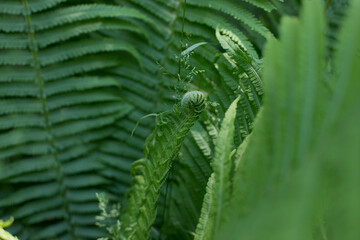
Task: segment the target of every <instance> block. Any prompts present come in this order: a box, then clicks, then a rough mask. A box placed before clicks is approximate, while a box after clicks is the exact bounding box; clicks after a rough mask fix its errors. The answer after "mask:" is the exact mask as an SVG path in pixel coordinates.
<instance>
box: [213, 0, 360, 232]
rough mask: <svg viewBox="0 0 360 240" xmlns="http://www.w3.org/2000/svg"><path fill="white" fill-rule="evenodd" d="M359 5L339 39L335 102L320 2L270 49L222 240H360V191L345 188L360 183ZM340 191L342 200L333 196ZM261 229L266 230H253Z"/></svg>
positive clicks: (286, 25) (287, 25)
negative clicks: (359, 226) (359, 128)
mask: <svg viewBox="0 0 360 240" xmlns="http://www.w3.org/2000/svg"><path fill="white" fill-rule="evenodd" d="M355 2H356V1H352V2H351V3H352V6H353V9H352V10H351V11H349V16H348V17H349V18H348V20H347V21H345V22H344V24H343V32H342V33H343V35H342V34H341V35H340V36H339V42H341V44H339V45H338V52H337V56H336V60H335V62H336V69H337V74H335V75H333V76H331V77H330V78H331V80H333V81H335V82H336V83H337V84H339V85H338V86H339V87H337V88H336V89H335V88H334V90H333V92H331V93H329V91H326V90H325V89H326V88H327V86H326V83H325V81H324V76H326V75H325V74H324V72H325V70H324V62H325V48H326V43H325V18H324V12H323V6H322V4H321V1H305V2H304V6H303V10H302V14H301V16H300V19H295V18H285V19H284V20H283V23H282V26H281V41H270V42H269V43H268V45H267V47H266V51H265V60H264V76H263V77H264V80H265V83H266V84H265V91H266V92H267V95H266V96H265V101H264V106H263V109H262V111H261V113H260V114H259V117H258V119H257V120H256V123H255V125H256V126H255V128H254V129H255V130H254V132H253V133H252V135H251V136H250V137H249V139H248V141H249V142H248V143H247V146H245V149H243V151H242V153H239V154H237V156H236V158H238V159H237V160H236V161H237V162H238V168H237V172H236V173H235V178H234V179H235V180H234V194H233V198H232V200H231V203H230V204H229V206H228V207H227V213H228V214H229V215H228V218H227V219H224V220H225V223H224V225H223V228H222V229H221V230H220V231H219V233H218V234H217V236H216V239H227V238H229V237H230V238H251V239H264V238H267V239H318V238H321V239H323V238H324V236H325V238H338V237H340V238H343V239H353V238H357V237H358V236H360V235H359V231H358V230H354V229H350V228H351V227H350V226H355V225H356V222H357V221H358V220H359V213H354V211H353V208H354V207H355V205H354V204H355V202H357V201H358V200H355V199H358V197H355V196H358V195H357V194H358V192H359V190H358V189H357V188H356V187H355V186H354V187H349V188H344V186H345V185H347V186H353V185H352V184H351V182H352V181H354V179H355V176H356V175H357V174H358V173H356V171H352V170H350V168H351V169H354V168H356V167H355V166H358V161H357V157H356V154H355V151H356V149H357V148H358V147H357V145H356V144H355V142H356V141H357V139H358V136H357V137H356V136H355V135H356V134H354V133H353V130H354V129H356V125H357V122H358V121H359V114H358V113H355V112H356V108H357V106H356V105H355V104H354V101H355V102H356V101H357V100H358V99H359V97H358V94H357V92H356V90H354V89H356V88H357V87H358V86H359V82H358V81H357V80H356V76H357V75H358V74H359V66H360V58H359V55H358V54H357V53H356V49H358V46H357V44H356V41H357V39H359V36H360V35H359V33H360V32H359V29H358V27H356V26H355V22H356V19H358V18H359V16H358V14H356V11H359V8H360V5H359V4H358V3H357V2H356V3H355ZM345 49H346V50H345ZM289 63H291V64H289ZM345 65H346V67H345ZM341 72H343V73H344V75H342V74H341ZM329 80H330V79H328V80H327V81H329ZM340 86H342V87H340ZM345 86H346V87H345ZM345 89H347V90H345ZM274 91H276V92H274ZM345 91H346V93H347V94H344V93H345ZM336 102H337V103H340V102H341V104H340V105H341V106H342V107H341V108H340V107H339V106H340V105H337V104H335V103H336ZM354 113H355V114H354ZM330 116H331V117H330ZM344 124H345V125H346V126H347V127H344V126H345V125H344ZM334 136H338V137H335V138H333V137H334ZM340 136H341V137H340ZM335 139H336V140H335ZM339 158H342V159H343V161H341V162H339V161H338V159H339ZM324 169H327V170H326V171H324ZM330 169H331V170H330ZM345 169H347V170H345ZM330 182H331V184H329V183H330ZM340 189H341V190H340ZM345 189H346V190H345ZM340 191H341V192H342V196H341V199H340V198H336V197H335V196H336V195H337V194H339V193H340ZM324 203H325V206H331V207H324ZM335 212H337V213H338V214H339V215H337V214H335ZM340 212H341V213H340ZM345 212H347V213H345ZM335 216H336V217H335ZM318 219H320V220H318ZM345 219H346V220H345ZM344 221H345V222H346V224H343V223H344ZM319 222H320V223H319ZM319 225H320V226H319ZM284 226H286V228H284ZM259 227H261V231H254V230H253V229H257V228H259ZM321 228H322V229H321ZM343 233H345V234H344V235H343Z"/></svg>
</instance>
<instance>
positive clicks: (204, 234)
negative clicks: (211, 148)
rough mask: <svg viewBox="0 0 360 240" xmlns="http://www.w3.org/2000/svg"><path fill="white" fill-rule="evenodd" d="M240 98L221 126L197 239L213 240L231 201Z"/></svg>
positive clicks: (230, 109)
mask: <svg viewBox="0 0 360 240" xmlns="http://www.w3.org/2000/svg"><path fill="white" fill-rule="evenodd" d="M238 101H239V98H237V99H235V101H234V102H233V103H232V104H231V105H230V107H229V109H228V110H227V112H226V113H225V118H224V120H223V122H222V123H221V129H220V132H219V135H218V137H217V139H216V143H215V154H214V159H213V160H212V162H211V166H212V169H213V173H212V175H211V176H210V178H209V181H208V184H207V192H206V194H205V197H204V201H203V207H202V210H201V215H200V218H199V224H198V226H197V229H196V232H195V234H196V235H195V239H212V238H213V236H214V235H215V233H216V232H217V231H218V229H219V226H220V221H221V219H222V218H224V213H223V212H222V210H223V209H224V206H226V205H227V204H228V202H229V201H230V196H231V194H230V192H231V191H230V189H231V178H230V177H231V175H232V174H231V172H232V168H233V163H232V162H231V155H232V153H231V152H232V150H233V136H234V129H235V127H234V120H235V116H236V105H237V102H238Z"/></svg>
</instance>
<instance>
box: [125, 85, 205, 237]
mask: <svg viewBox="0 0 360 240" xmlns="http://www.w3.org/2000/svg"><path fill="white" fill-rule="evenodd" d="M189 94H195V93H193V92H190V93H189ZM187 98H190V95H189V96H187V95H185V96H184V98H183V102H182V106H181V107H180V106H177V107H176V108H175V110H174V111H171V112H165V113H161V114H160V115H159V116H158V117H157V121H158V123H157V125H156V128H155V130H154V131H153V133H152V134H151V135H150V136H149V137H148V138H147V140H146V144H145V149H144V153H145V158H143V159H140V160H138V161H136V162H134V163H133V165H132V170H131V171H132V173H133V174H134V180H133V183H132V187H131V188H130V192H129V197H128V206H127V207H126V210H125V212H124V213H123V214H122V218H121V219H122V226H123V228H124V229H125V230H124V233H123V234H124V236H125V237H126V238H128V239H148V238H149V237H150V229H151V226H152V224H153V223H154V221H155V218H156V212H157V210H156V209H157V207H156V205H157V202H158V199H159V196H160V190H161V187H162V185H163V184H164V181H165V180H166V178H167V176H168V174H169V170H170V168H171V165H172V162H173V161H174V158H175V157H176V156H177V154H178V152H179V150H180V147H181V144H182V142H183V140H184V138H185V136H186V134H187V133H188V131H189V130H190V127H191V126H192V125H193V124H194V123H195V121H196V120H197V118H198V116H199V113H200V112H201V111H202V109H203V107H204V104H205V103H204V101H205V100H204V95H203V94H202V95H200V99H197V98H196V99H189V100H188V101H189V102H185V101H184V100H187ZM198 104H201V105H198ZM192 105H195V106H192ZM136 174H139V175H136Z"/></svg>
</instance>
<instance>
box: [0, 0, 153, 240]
mask: <svg viewBox="0 0 360 240" xmlns="http://www.w3.org/2000/svg"><path fill="white" fill-rule="evenodd" d="M65 2H66V1H63V0H51V1H43V0H37V1H27V0H23V1H19V2H14V1H2V2H1V3H0V6H1V7H0V8H1V10H0V12H1V13H0V18H1V19H2V21H1V23H0V29H1V30H2V32H1V36H0V39H1V40H0V47H1V48H2V49H3V52H4V54H2V55H1V57H0V71H1V74H0V75H1V77H0V82H1V85H2V88H1V90H0V96H1V100H0V109H1V110H0V115H1V118H0V119H1V123H3V124H1V127H0V128H1V135H0V164H1V166H2V167H1V170H0V172H1V174H0V175H1V178H0V185H1V187H0V192H1V200H0V206H1V209H4V213H5V214H8V215H14V216H16V217H17V221H16V223H15V226H14V229H15V230H14V231H15V232H14V233H15V234H17V235H18V236H19V237H20V238H21V239H24V240H25V239H49V238H51V237H53V238H56V239H76V238H89V236H90V235H91V234H94V235H92V236H91V238H94V237H96V236H101V235H102V231H101V230H98V229H96V230H94V231H93V230H92V229H93V226H92V225H93V224H94V222H95V219H94V216H96V215H97V208H96V207H92V208H85V209H83V210H77V209H76V208H74V206H77V205H81V204H84V206H94V204H96V202H97V200H96V197H95V192H104V191H110V192H111V191H112V190H110V189H111V188H110V187H108V186H109V185H110V181H109V180H110V179H113V176H114V174H113V173H108V172H106V171H104V167H105V166H106V165H105V163H104V161H102V159H101V158H102V157H104V156H106V155H105V154H103V151H102V150H101V148H103V149H105V150H107V149H111V150H112V149H113V148H114V146H112V145H111V140H112V139H113V138H112V134H113V133H114V131H116V129H115V127H114V126H115V123H116V122H117V121H119V120H120V119H122V118H124V117H125V116H126V115H128V114H129V113H130V112H131V111H132V109H133V105H131V104H128V103H126V102H125V101H124V100H123V99H122V96H121V95H122V94H121V92H122V91H123V90H121V88H120V85H121V83H120V82H119V81H118V79H117V76H116V75H114V74H112V73H110V72H106V71H105V69H108V68H111V67H115V66H119V65H121V64H122V62H124V61H123V59H126V60H127V61H129V60H130V61H129V62H131V63H135V65H141V64H142V60H143V57H142V56H141V55H140V53H139V51H138V50H137V49H136V48H135V47H134V45H133V44H131V43H129V42H128V41H124V40H121V39H116V38H114V37H111V36H105V35H103V34H102V32H103V31H106V30H109V29H111V30H116V31H121V32H122V33H127V34H134V35H136V36H142V37H143V36H145V38H146V35H147V34H146V33H145V32H144V30H143V29H142V28H141V27H140V25H139V24H138V23H140V22H142V21H143V22H146V23H147V24H150V25H151V24H153V22H152V20H150V19H149V18H148V17H146V15H144V14H142V13H140V12H139V11H137V10H136V9H132V8H131V9H129V8H122V7H119V6H112V5H105V4H86V5H78V4H77V3H71V4H70V3H65ZM145 41H146V40H145ZM55 44H56V45H55ZM134 60H135V61H134ZM6 139H8V141H6ZM108 141H109V142H108ZM136 154H137V155H136ZM136 154H135V155H136V156H138V153H136ZM127 161H129V160H126V161H125V162H127ZM119 162H120V163H121V162H122V161H121V160H119ZM128 165H129V164H128ZM128 165H127V166H128ZM122 178H123V182H122V183H121V184H122V188H123V189H124V188H125V187H124V185H128V184H129V180H128V177H126V175H122ZM104 188H105V189H106V190H104ZM99 189H102V190H99ZM9 190H10V191H9ZM124 192H125V190H123V191H122V192H120V191H118V192H117V193H120V194H123V193H124ZM52 201H53V202H52ZM42 204H43V206H42ZM20 205H21V207H19V206H20ZM95 206H96V205H95ZM1 214H3V212H1ZM48 222H51V224H46V225H45V223H48ZM23 226H27V228H28V229H30V230H29V232H30V233H27V231H25V230H24V228H23Z"/></svg>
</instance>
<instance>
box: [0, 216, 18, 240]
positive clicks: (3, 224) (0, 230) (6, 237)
mask: <svg viewBox="0 0 360 240" xmlns="http://www.w3.org/2000/svg"><path fill="white" fill-rule="evenodd" d="M13 222H14V218H13V217H12V218H10V219H9V220H7V221H3V220H0V239H2V240H19V239H18V238H17V237H14V236H13V235H11V234H10V233H9V232H7V231H6V230H4V228H7V227H9V226H11V224H12V223H13Z"/></svg>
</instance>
